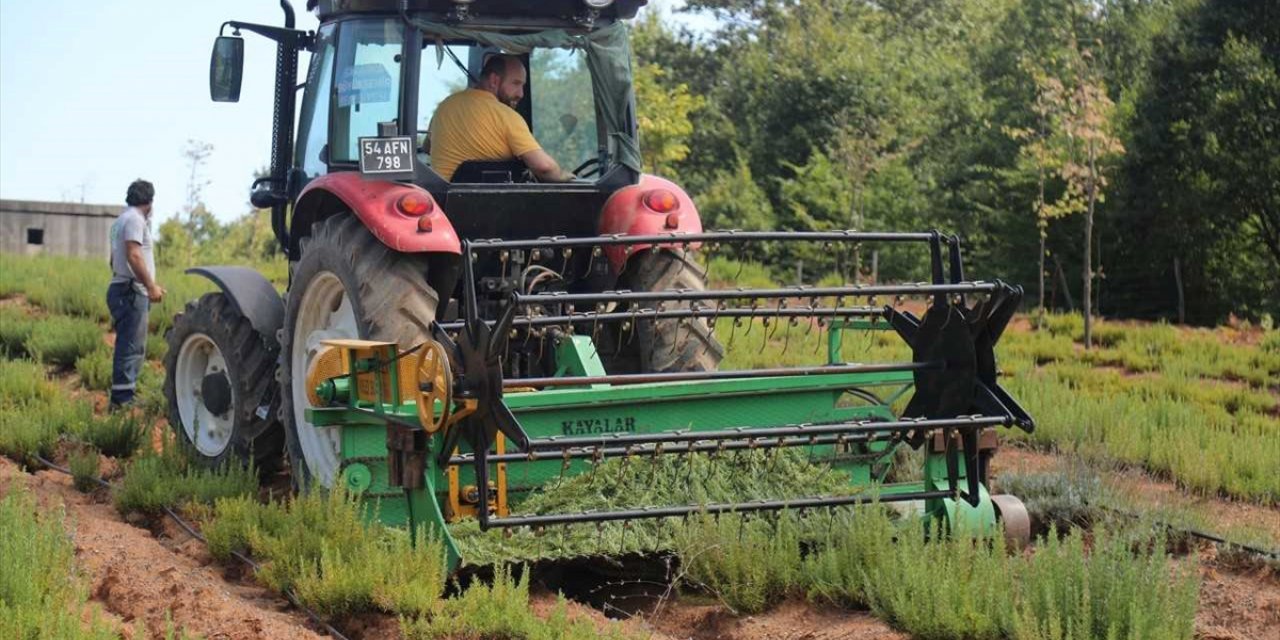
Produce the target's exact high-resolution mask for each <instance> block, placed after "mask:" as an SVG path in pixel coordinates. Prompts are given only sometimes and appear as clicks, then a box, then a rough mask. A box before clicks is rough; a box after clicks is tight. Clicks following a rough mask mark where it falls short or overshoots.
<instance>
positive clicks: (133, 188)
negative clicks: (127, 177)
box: [124, 178, 156, 207]
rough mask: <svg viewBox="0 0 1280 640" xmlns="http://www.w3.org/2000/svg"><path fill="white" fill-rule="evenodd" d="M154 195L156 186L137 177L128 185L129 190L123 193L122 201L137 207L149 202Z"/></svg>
mask: <svg viewBox="0 0 1280 640" xmlns="http://www.w3.org/2000/svg"><path fill="white" fill-rule="evenodd" d="M155 197H156V188H155V187H154V186H152V185H151V183H150V182H147V181H146V180H143V179H142V178H138V179H137V180H134V181H133V182H132V183H131V184H130V185H129V190H128V191H126V192H125V194H124V203H125V204H127V205H129V206H131V207H138V206H142V205H144V204H151V200H152V199H154V198H155Z"/></svg>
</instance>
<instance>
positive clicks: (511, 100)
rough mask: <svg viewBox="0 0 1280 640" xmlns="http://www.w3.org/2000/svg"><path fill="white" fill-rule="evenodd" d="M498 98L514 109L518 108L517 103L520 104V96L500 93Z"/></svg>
mask: <svg viewBox="0 0 1280 640" xmlns="http://www.w3.org/2000/svg"><path fill="white" fill-rule="evenodd" d="M498 100H499V101H500V102H502V104H505V105H507V106H508V107H511V108H512V109H514V108H516V105H518V104H520V98H517V97H515V96H512V95H508V94H500V95H499V96H498Z"/></svg>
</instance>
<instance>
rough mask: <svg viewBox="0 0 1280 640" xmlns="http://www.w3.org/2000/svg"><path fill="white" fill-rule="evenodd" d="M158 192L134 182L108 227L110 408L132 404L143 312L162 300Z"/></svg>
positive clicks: (142, 346) (143, 339)
mask: <svg viewBox="0 0 1280 640" xmlns="http://www.w3.org/2000/svg"><path fill="white" fill-rule="evenodd" d="M155 195H156V189H155V187H153V186H151V183H150V182H147V181H146V180H141V179H139V180H134V181H133V184H130V185H129V190H128V192H126V194H125V198H124V201H125V204H128V205H129V208H127V209H125V210H124V212H123V213H121V214H120V217H118V218H116V221H115V223H114V224H112V225H111V285H110V286H108V287H107V308H108V309H110V310H111V326H112V327H113V328H114V329H115V331H116V352H115V357H114V358H113V359H112V361H111V408H112V409H118V408H120V407H122V406H124V405H127V404H129V403H131V402H133V396H134V392H135V391H136V390H137V388H138V372H139V371H140V370H141V369H142V362H143V358H144V357H145V355H146V347H147V312H148V311H150V309H151V303H152V302H160V300H161V299H162V298H164V289H163V288H162V287H161V286H160V285H159V284H157V283H156V279H155V274H156V261H155V257H154V254H153V252H152V245H151V200H152V199H153V198H155Z"/></svg>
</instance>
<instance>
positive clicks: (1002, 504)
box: [991, 493, 1031, 549]
mask: <svg viewBox="0 0 1280 640" xmlns="http://www.w3.org/2000/svg"><path fill="white" fill-rule="evenodd" d="M991 504H992V506H994V507H995V509H996V520H997V521H998V522H999V523H1000V530H1001V531H1003V532H1004V541H1005V544H1006V545H1008V547H1009V548H1010V549H1025V548H1027V546H1028V545H1030V544H1031V515H1030V514H1029V513H1028V512H1027V506H1026V505H1024V504H1022V501H1021V500H1019V499H1018V498H1016V497H1014V496H1011V495H1009V494H1007V493H1000V494H996V495H993V496H991Z"/></svg>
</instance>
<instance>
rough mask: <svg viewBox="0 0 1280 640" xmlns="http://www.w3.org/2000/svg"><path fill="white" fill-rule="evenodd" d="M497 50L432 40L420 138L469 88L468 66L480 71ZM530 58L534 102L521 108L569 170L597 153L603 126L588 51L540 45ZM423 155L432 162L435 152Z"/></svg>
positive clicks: (422, 83) (422, 87)
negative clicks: (445, 106) (443, 104)
mask: <svg viewBox="0 0 1280 640" xmlns="http://www.w3.org/2000/svg"><path fill="white" fill-rule="evenodd" d="M491 53H492V49H483V48H479V47H476V46H474V45H465V44H452V45H447V46H439V47H437V45H436V44H435V43H434V42H428V43H427V45H426V47H425V48H424V49H423V51H422V75H421V77H420V78H419V81H418V122H419V126H418V135H419V139H420V140H421V139H422V138H425V137H426V136H427V134H428V132H427V129H428V128H429V127H430V125H431V119H432V117H433V116H434V115H435V112H436V108H437V107H439V106H440V103H441V102H442V101H444V99H445V98H448V97H449V96H451V95H453V94H454V93H457V92H459V91H462V90H464V89H466V88H467V86H468V78H467V72H466V71H464V67H466V66H468V65H470V66H471V68H473V69H476V71H475V72H474V73H476V74H478V73H479V71H478V69H479V68H480V67H481V66H483V60H484V59H485V57H486V56H487V55H489V54H491ZM451 54H452V55H451ZM528 60H529V64H528V66H529V83H528V86H527V88H526V93H527V94H528V105H527V107H526V106H525V105H521V109H522V110H525V111H526V112H525V113H522V115H523V116H524V117H525V119H526V121H529V125H530V130H531V131H532V132H533V136H534V138H535V139H536V140H537V141H538V144H539V145H540V146H541V147H542V148H543V150H545V151H546V152H547V153H548V154H550V155H551V157H553V158H555V160H556V162H557V163H559V164H560V166H561V168H563V169H565V170H570V169H573V168H574V167H577V166H578V165H580V164H582V163H583V162H585V161H586V160H588V159H591V158H595V157H597V156H598V155H599V151H598V149H599V146H600V138H599V129H598V128H597V126H596V109H595V99H594V97H593V94H592V91H591V74H590V72H589V71H588V69H587V65H586V56H585V54H583V53H582V52H580V51H574V50H570V49H535V50H533V52H532V53H530V55H529V58H528ZM423 159H424V162H426V163H427V164H430V162H431V159H430V155H429V154H426V155H425V156H424V158H423Z"/></svg>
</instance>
